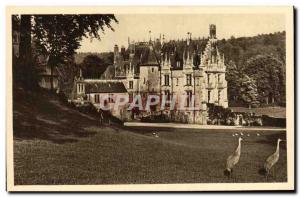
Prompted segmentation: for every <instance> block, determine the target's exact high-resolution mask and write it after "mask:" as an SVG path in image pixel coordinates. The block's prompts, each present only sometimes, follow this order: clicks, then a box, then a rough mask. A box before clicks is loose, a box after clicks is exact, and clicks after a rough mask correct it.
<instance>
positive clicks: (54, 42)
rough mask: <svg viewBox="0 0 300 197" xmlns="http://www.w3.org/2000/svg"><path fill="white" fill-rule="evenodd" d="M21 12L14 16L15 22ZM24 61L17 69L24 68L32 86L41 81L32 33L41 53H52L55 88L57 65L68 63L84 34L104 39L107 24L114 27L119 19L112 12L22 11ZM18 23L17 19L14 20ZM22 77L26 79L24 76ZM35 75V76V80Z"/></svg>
mask: <svg viewBox="0 0 300 197" xmlns="http://www.w3.org/2000/svg"><path fill="white" fill-rule="evenodd" d="M16 18H18V17H17V16H13V18H12V20H13V22H15V21H16V20H15V19H16ZM19 20H20V29H19V30H20V35H21V39H20V58H19V59H18V61H17V62H20V63H19V64H20V65H18V66H17V67H18V69H17V70H22V71H21V74H20V76H22V77H23V78H24V80H20V81H23V82H22V83H23V85H25V86H29V87H31V86H32V83H33V81H35V82H37V80H36V79H34V78H37V74H36V73H35V72H33V71H34V67H35V66H34V61H33V55H32V40H31V38H32V36H33V40H34V46H35V51H36V53H37V54H42V55H46V56H47V57H48V66H49V67H50V68H51V78H50V80H51V89H53V71H54V68H55V67H56V66H59V65H61V64H65V63H66V60H67V59H68V58H69V57H70V56H73V55H74V53H75V52H76V49H78V48H79V47H80V42H81V41H82V38H83V37H90V38H91V39H93V38H96V39H100V34H101V33H104V31H105V28H108V29H110V30H112V31H113V30H114V29H113V27H112V26H111V23H112V22H116V23H117V22H118V21H117V19H116V18H115V16H114V15H112V14H103V15H102V14H94V15H21V16H20V18H19ZM14 24H15V23H14ZM23 78H22V79H23ZM33 79H34V80H33ZM36 84H37V83H36Z"/></svg>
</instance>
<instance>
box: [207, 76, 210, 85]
mask: <svg viewBox="0 0 300 197" xmlns="http://www.w3.org/2000/svg"><path fill="white" fill-rule="evenodd" d="M209 76H210V75H207V84H209Z"/></svg>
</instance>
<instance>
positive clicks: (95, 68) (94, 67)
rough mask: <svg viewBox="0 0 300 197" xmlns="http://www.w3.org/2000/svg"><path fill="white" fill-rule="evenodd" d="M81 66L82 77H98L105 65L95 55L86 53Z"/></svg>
mask: <svg viewBox="0 0 300 197" xmlns="http://www.w3.org/2000/svg"><path fill="white" fill-rule="evenodd" d="M81 67H82V74H83V77H84V78H100V76H101V75H102V73H103V72H104V71H105V69H106V67H107V65H106V64H105V62H104V60H103V59H101V58H100V57H98V56H97V55H88V56H86V57H85V58H84V59H83V62H82V63H81Z"/></svg>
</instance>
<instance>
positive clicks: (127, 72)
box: [91, 25, 228, 124]
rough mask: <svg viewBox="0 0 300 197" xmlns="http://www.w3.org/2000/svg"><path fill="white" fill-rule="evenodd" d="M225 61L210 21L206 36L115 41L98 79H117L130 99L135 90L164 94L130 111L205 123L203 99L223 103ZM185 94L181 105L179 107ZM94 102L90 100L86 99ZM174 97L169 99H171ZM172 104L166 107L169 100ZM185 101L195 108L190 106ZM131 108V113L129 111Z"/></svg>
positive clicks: (146, 94)
mask: <svg viewBox="0 0 300 197" xmlns="http://www.w3.org/2000/svg"><path fill="white" fill-rule="evenodd" d="M225 74H226V66H225V64H224V55H222V54H220V53H219V50H218V47H217V37H216V26H215V25H210V26H209V37H208V38H202V39H192V35H191V33H188V35H187V38H186V39H184V40H177V41H175V40H170V41H166V40H165V38H164V36H160V38H159V39H154V40H151V37H150V39H149V41H148V42H134V41H130V39H128V47H127V48H125V47H121V49H119V47H118V46H117V45H115V46H114V63H113V65H111V66H109V67H108V68H107V70H106V71H105V73H104V74H103V76H102V79H100V80H98V81H99V82H100V81H102V82H103V81H110V82H112V81H115V82H122V83H123V84H124V87H125V88H126V90H127V93H128V95H129V103H130V102H132V101H133V98H135V96H136V95H140V96H141V97H142V99H143V100H144V98H147V97H148V96H149V95H157V96H159V97H160V98H162V97H164V98H166V100H167V101H169V102H167V104H166V105H165V108H164V109H162V108H161V107H160V106H161V102H162V100H160V102H159V103H158V104H157V105H156V106H154V107H152V108H151V109H150V110H144V111H139V112H138V113H137V114H132V115H131V116H130V117H132V118H133V119H134V117H135V115H139V116H141V115H146V114H155V113H164V114H165V115H167V116H169V118H170V120H171V121H174V122H184V123H195V124H207V119H208V113H207V111H208V109H207V104H208V103H211V104H214V105H217V106H222V107H224V108H227V107H228V100H227V81H226V79H225ZM182 96H184V98H186V99H185V102H184V105H185V106H186V107H187V108H185V109H184V110H182V109H180V108H179V105H180V104H181V103H179V102H182V101H180V99H179V98H182ZM91 100H92V101H93V100H94V99H93V98H91ZM172 102H173V103H172ZM171 103H172V104H174V105H175V107H174V108H172V110H170V105H171ZM189 106H193V107H194V108H191V109H189ZM132 113H135V112H132Z"/></svg>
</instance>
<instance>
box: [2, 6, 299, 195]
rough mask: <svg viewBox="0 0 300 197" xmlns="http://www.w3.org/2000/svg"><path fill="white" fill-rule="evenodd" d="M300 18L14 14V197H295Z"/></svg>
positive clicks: (88, 10) (128, 12)
mask: <svg viewBox="0 0 300 197" xmlns="http://www.w3.org/2000/svg"><path fill="white" fill-rule="evenodd" d="M293 15H294V10H293V7H292V6H286V7H197V6H195V7H191V6H190V7H117V6H116V7H97V6H96V7H7V15H6V16H7V18H6V21H7V73H6V75H7V95H6V98H7V130H6V136H7V190H8V191H249V190H250V191H251V190H252V191H260V190H294V148H295V147H294V146H295V145H294V132H295V131H294V62H293V61H294V46H293V43H294V38H293V36H294V29H293V26H294V21H293V20H294V19H293Z"/></svg>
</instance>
